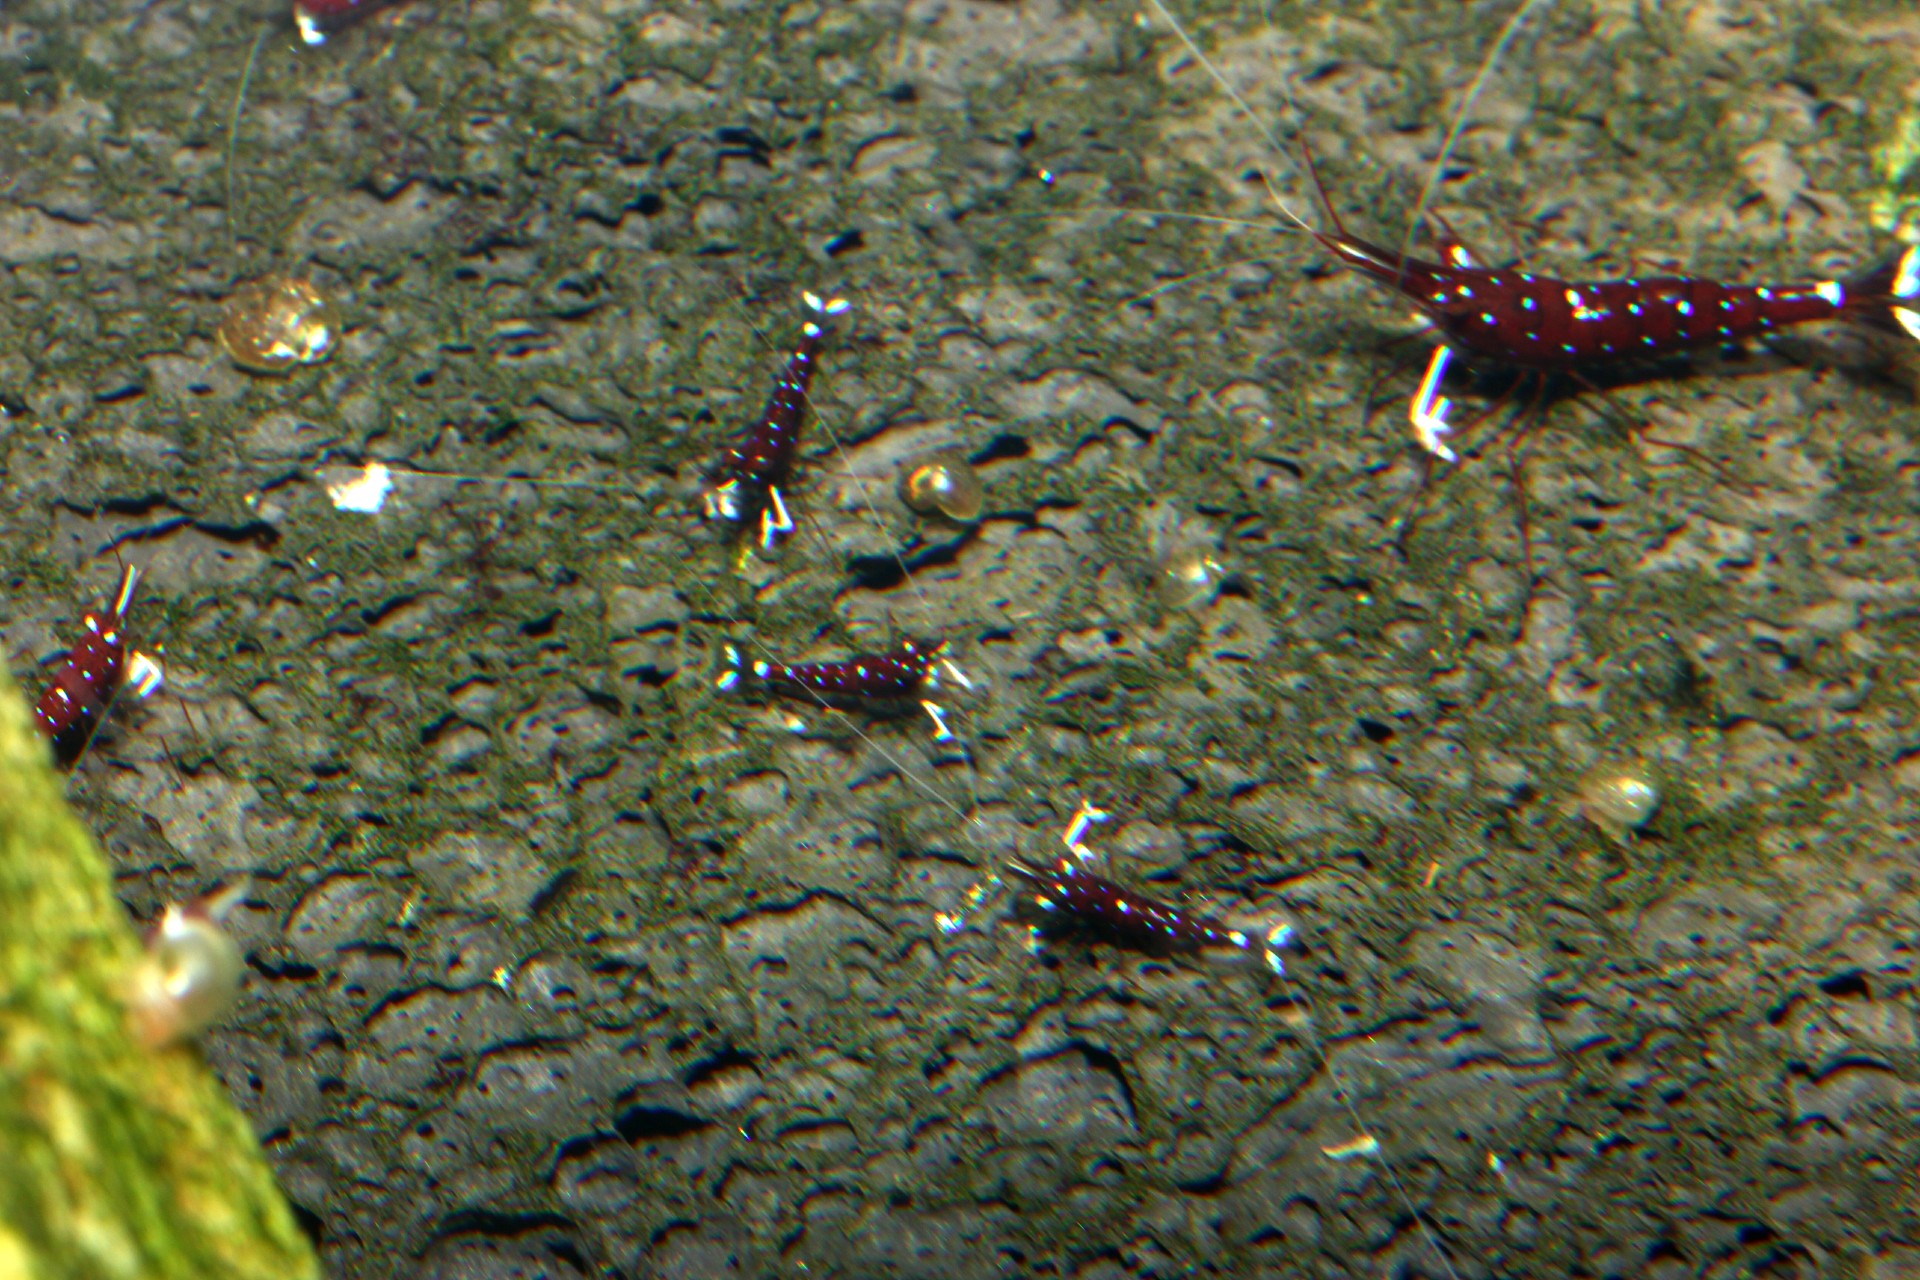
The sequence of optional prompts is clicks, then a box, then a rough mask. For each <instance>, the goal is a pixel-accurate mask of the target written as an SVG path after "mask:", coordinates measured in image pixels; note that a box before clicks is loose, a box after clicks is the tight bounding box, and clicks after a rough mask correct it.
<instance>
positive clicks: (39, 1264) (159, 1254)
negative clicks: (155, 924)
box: [0, 670, 319, 1280]
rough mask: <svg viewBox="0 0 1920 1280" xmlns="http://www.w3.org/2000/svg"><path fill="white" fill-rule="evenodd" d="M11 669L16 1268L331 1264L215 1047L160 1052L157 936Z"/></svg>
mask: <svg viewBox="0 0 1920 1280" xmlns="http://www.w3.org/2000/svg"><path fill="white" fill-rule="evenodd" d="M62 790H63V780H62V778H61V777H60V775H58V774H56V773H55V772H54V771H53V768H52V765H51V762H50V759H49V757H48V753H47V748H46V743H45V741H44V740H43V739H42V738H41V736H40V735H39V733H38V732H37V731H36V730H35V728H34V726H33V723H32V721H31V719H30V718H29V713H28V709H27V706H26V704H25V703H24V702H23V701H22V700H21V698H20V696H19V692H18V690H17V689H16V688H15V687H14V684H13V681H12V679H11V678H10V677H9V676H8V675H7V674H6V672H5V671H4V670H0V1160H4V1163H5V1170H4V1173H0V1280H28V1278H32V1280H56V1278H60V1277H69V1276H71V1277H80V1276H87V1277H94V1276H107V1277H120V1276H125V1277H138V1278H139V1280H163V1278H164V1277H176V1276H177V1277H182V1278H185V1277H193V1278H194V1280H203V1278H204V1277H208V1276H220V1277H223V1278H228V1280H238V1278H239V1277H248V1276H262V1277H265V1276H272V1277H275V1280H295V1278H297V1277H309V1276H318V1275H319V1264H318V1262H317V1261H316V1260H315V1258H314V1254H313V1250H312V1248H311V1246H310V1245H309V1243H308V1242H307V1240H306V1238H305V1237H304V1236H303V1235H302V1234H301V1233H300V1231H299V1229H298V1228H297V1226H296V1225H295V1223H294V1219H293V1214H292V1212H291V1210H289V1208H288V1206H287V1204H286V1202H285V1201H284V1200H283V1199H282V1198H281V1196H280V1193H279V1191H278V1190H277V1189H276V1188H275V1186H274V1184H273V1177H272V1174H271V1173H270V1172H269V1170H268V1168H267V1163H266V1160H265V1159H264V1158H263V1157H262V1155H261V1153H260V1149H259V1145H258V1143H257V1142H256V1141H255V1139H254V1136H253V1131H252V1130H251V1129H250V1128H249V1127H248V1125H247V1122H246V1120H245V1118H244V1117H242V1116H241V1114H240V1113H239V1111H237V1110H236V1109H235V1108H234V1105H233V1103H232V1102H231V1101H230V1100H229V1099H228V1097H227V1095H226V1091H225V1090H223V1089H222V1088H221V1087H220V1082H219V1081H218V1080H217V1079H215V1078H214V1076H213V1073H212V1072H210V1071H209V1070H208V1069H207V1066H206V1063H205V1062H204V1061H203V1060H202V1059H201V1057H200V1055H199V1053H198V1051H197V1050H195V1049H193V1048H191V1047H176V1048H171V1049H164V1050H159V1051H148V1050H146V1049H144V1048H142V1047H141V1045H140V1043H139V1041H138V1040H137V1039H136V1038H135V1036H134V1034H133V1031H132V1029H131V1027H130V1024H129V1019H128V1013H127V1005H126V999H125V992H126V990H127V987H128V983H129V979H130V975H131V973H132V969H133V966H134V964H135V963H136V962H137V961H138V959H139V958H140V955H141V944H140V940H139V937H138V935H137V933H136V931H135V929H134V926H133V924H132V922H131V921H130V920H128V918H127V914H126V912H125V911H124V910H123V909H122V908H121V906H120V904H119V902H118V901H117V900H116V899H115V898H114V895H113V891H112V877H111V875H110V872H109V868H108V866H107V862H106V859H105V858H103V857H102V856H101V853H100V849H99V847H98V846H97V845H96V844H95V843H94V840H93V837H92V836H91V835H89V834H88V832H87V830H86V828H85V827H83V826H82V825H81V823H80V822H79V820H78V819H76V818H75V817H74V815H73V813H72V812H71V811H70V810H69V809H68V807H67V804H66V801H65V799H64V797H63V794H62Z"/></svg>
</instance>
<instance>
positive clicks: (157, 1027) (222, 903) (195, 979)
mask: <svg viewBox="0 0 1920 1280" xmlns="http://www.w3.org/2000/svg"><path fill="white" fill-rule="evenodd" d="M238 897H239V895H238V894H237V893H233V892H232V891H228V892H226V893H223V894H221V895H218V896H217V897H216V898H214V899H210V900H208V901H207V902H205V903H196V904H194V905H191V906H181V905H180V904H179V903H177V902H176V903H169V904H168V906H167V909H166V910H165V911H163V912H161V914H160V920H159V922H158V923H157V924H156V925H154V927H153V930H152V932H151V933H149V934H148V936H147V951H146V954H145V955H144V956H142V957H141V958H140V960H139V961H138V962H137V963H136V964H135V965H134V969H133V978H132V991H131V993H130V995H129V997H128V1005H129V1007H130V1008H131V1011H132V1014H133V1030H134V1034H135V1036H136V1037H138V1038H139V1040H140V1042H141V1043H142V1044H144V1045H146V1046H147V1047H148V1048H149V1049H158V1048H160V1047H162V1046H164V1045H169V1044H177V1043H179V1042H180V1041H182V1040H190V1039H192V1038H193V1037H194V1036H197V1035H199V1034H200V1033H201V1032H202V1031H205V1030H206V1029H207V1028H208V1027H210V1026H212V1025H213V1024H214V1023H215V1022H218V1021H219V1020H220V1018H221V1017H222V1016H223V1015H224V1014H225V1013H226V1011H227V1010H228V1009H229V1008H230V1007H231V1006H232V1004H233V1001H234V997H235V996H237V995H238V994H239V992H240V977H241V974H242V972H243V971H244V969H245V967H246V960H245V958H244V957H243V956H242V955H241V954H240V947H239V944H237V943H235V942H234V940H233V939H232V937H230V936H229V935H228V933H227V931H226V930H225V929H223V928H221V926H220V919H221V917H223V916H224V915H225V914H226V912H227V911H228V910H230V909H231V907H232V905H233V903H234V902H236V901H238Z"/></svg>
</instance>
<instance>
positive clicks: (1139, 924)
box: [1007, 803, 1293, 973]
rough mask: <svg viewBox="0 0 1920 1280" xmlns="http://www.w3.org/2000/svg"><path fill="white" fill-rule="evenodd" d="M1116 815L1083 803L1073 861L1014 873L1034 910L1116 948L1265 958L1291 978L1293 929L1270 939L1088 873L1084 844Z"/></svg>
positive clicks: (1070, 827)
mask: <svg viewBox="0 0 1920 1280" xmlns="http://www.w3.org/2000/svg"><path fill="white" fill-rule="evenodd" d="M1107 816H1108V815H1107V814H1105V813H1104V812H1102V811H1101V810H1099V809H1096V808H1094V807H1093V806H1092V805H1090V804H1086V803H1082V804H1081V806H1080V808H1079V811H1078V812H1076V813H1075V814H1074V815H1073V820H1072V821H1071V822H1069V823H1068V824H1067V829H1066V832H1065V833H1064V834H1063V835H1062V836H1061V840H1062V841H1063V842H1064V843H1065V844H1066V846H1067V849H1068V853H1067V855H1066V856H1064V857H1062V858H1060V859H1059V860H1058V861H1057V862H1055V863H1054V864H1053V865H1052V866H1045V867H1037V866H1034V865H1032V864H1031V863H1026V862H1021V861H1019V860H1018V859H1014V860H1011V861H1009V862H1008V863H1007V870H1008V871H1010V872H1012V873H1013V874H1014V875H1015V876H1018V877H1019V878H1020V879H1022V880H1024V881H1026V882H1027V884H1028V885H1029V886H1030V888H1029V892H1031V893H1032V895H1033V903H1034V905H1035V906H1037V907H1039V908H1040V910H1041V911H1043V912H1045V913H1046V914H1047V916H1048V917H1049V918H1051V919H1054V920H1058V921H1060V922H1061V923H1063V924H1065V925H1067V926H1069V927H1071V928H1074V929H1078V930H1081V931H1083V932H1085V933H1088V934H1090V935H1092V936H1094V937H1096V938H1099V939H1101V940H1103V941H1106V942H1110V943H1112V944H1114V945H1116V946H1121V947H1127V948H1129V949H1131V950H1134V951H1144V952H1146V953H1147V954H1149V955H1192V956H1210V957H1215V958H1219V959H1225V960H1236V961H1237V960H1240V959H1243V958H1246V957H1249V956H1253V955H1256V954H1259V955H1262V956H1263V957H1264V959H1265V961H1266V964H1267V966H1268V967H1269V968H1271V969H1272V970H1273V971H1274V972H1276V973H1280V972H1284V968H1285V967H1284V965H1283V964H1282V963H1281V958H1280V951H1281V949H1282V948H1284V947H1286V946H1288V945H1289V944H1290V943H1291V942H1292V940H1293V929H1292V927H1291V926H1290V925H1286V924H1280V925H1276V926H1275V927H1274V928H1273V929H1271V930H1269V931H1268V932H1267V934H1266V935H1265V936H1264V937H1255V936H1254V935H1252V934H1249V933H1246V932H1244V931H1243V930H1240V929H1233V928H1229V927H1228V926H1227V925H1224V924H1222V923H1220V922H1219V921H1217V920H1214V919H1212V918H1211V917H1209V916H1205V915H1201V914H1200V913H1198V912H1193V911H1186V910H1183V909H1182V908H1180V907H1176V906H1174V905H1172V904H1171V903H1167V902H1162V901H1160V900H1159V899H1158V898H1152V897H1149V896H1147V895H1146V894H1143V893H1135V892H1133V891H1132V890H1130V889H1127V888H1125V887H1123V886H1121V885H1120V884H1117V883H1116V882H1114V881H1112V880H1109V879H1107V878H1106V877H1105V876H1101V875H1096V874H1094V873H1093V872H1092V871H1089V870H1088V869H1087V863H1089V862H1090V861H1091V860H1092V858H1093V854H1092V853H1091V852H1090V851H1089V850H1088V849H1087V847H1086V846H1085V845H1084V844H1082V843H1081V837H1082V836H1083V835H1085V834H1086V830H1087V828H1088V827H1089V826H1091V825H1092V824H1093V823H1095V822H1099V821H1103V820H1104V819H1105V818H1106V817H1107Z"/></svg>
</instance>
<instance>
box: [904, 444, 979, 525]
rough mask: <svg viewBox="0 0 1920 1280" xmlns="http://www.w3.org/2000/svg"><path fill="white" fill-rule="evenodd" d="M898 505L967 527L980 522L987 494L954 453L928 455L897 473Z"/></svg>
mask: <svg viewBox="0 0 1920 1280" xmlns="http://www.w3.org/2000/svg"><path fill="white" fill-rule="evenodd" d="M900 501H902V502H904V503H906V504H907V506H909V507H911V508H912V509H913V510H915V511H917V512H919V513H920V514H921V515H923V516H944V517H946V518H947V519H949V520H951V521H953V522H954V523H955V524H971V523H972V522H973V521H975V520H978V519H979V518H980V511H981V508H983V507H984V506H985V505H986V502H987V491H986V488H985V487H984V486H983V485H981V483H980V475H979V473H978V472H976V471H975V470H974V469H973V466H972V464H971V463H969V462H968V461H967V460H966V459H965V458H963V457H961V456H960V455H959V454H957V453H930V454H928V455H926V456H925V457H923V458H916V459H915V460H914V461H912V462H910V463H908V464H907V465H906V466H905V467H904V468H902V469H901V472H900Z"/></svg>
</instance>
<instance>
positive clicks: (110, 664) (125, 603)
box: [33, 566, 161, 769]
mask: <svg viewBox="0 0 1920 1280" xmlns="http://www.w3.org/2000/svg"><path fill="white" fill-rule="evenodd" d="M139 585H140V571H139V570H138V569H135V568H132V567H131V566H129V567H128V568H126V569H124V570H122V571H121V574H120V591H119V594H118V595H116V596H115V597H114V601H113V604H112V606H111V607H110V608H109V609H108V610H107V611H106V612H105V613H92V612H89V613H88V614H87V615H86V617H85V618H84V619H83V621H84V623H85V625H86V628H87V634H86V635H84V636H82V637H81V638H80V642H79V643H78V644H76V645H74V646H73V648H72V649H71V650H70V651H69V652H68V654H67V659H66V661H65V662H63V663H61V664H60V669H59V670H58V671H56V672H54V673H53V682H52V683H51V684H49V685H48V686H47V691H46V692H45V693H44V694H42V695H41V696H40V701H39V702H38V703H37V704H35V706H34V709H33V714H34V719H35V721H36V722H37V723H38V724H39V726H40V731H41V732H42V733H44V734H46V735H47V740H48V741H49V742H51V743H52V744H53V757H54V760H55V761H56V762H58V764H59V765H60V767H61V768H63V769H66V768H71V767H72V766H73V764H74V763H75V762H76V761H77V760H79V759H80V757H81V755H82V754H84V753H85V751H86V749H87V743H88V742H89V741H91V740H92V738H93V733H94V730H96V729H98V728H99V727H100V719H101V717H102V716H104V715H106V713H107V708H108V707H109V706H110V705H111V704H112V702H113V698H114V695H115V694H117V693H118V692H119V691H120V690H121V688H123V687H127V688H131V689H132V690H133V691H134V693H135V694H136V695H137V696H139V697H142V698H144V697H146V696H148V695H149V694H151V693H152V692H153V691H154V690H155V689H157V688H159V687H160V679H161V676H160V666H159V664H158V663H156V662H154V661H153V660H152V659H151V658H149V657H147V656H146V655H145V654H142V653H137V652H136V653H134V654H133V655H132V658H131V660H130V659H129V657H128V654H127V641H126V636H125V634H124V629H125V627H126V620H127V610H128V608H130V607H131V606H132V604H133V593H134V591H135V589H136V588H138V586H139Z"/></svg>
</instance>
